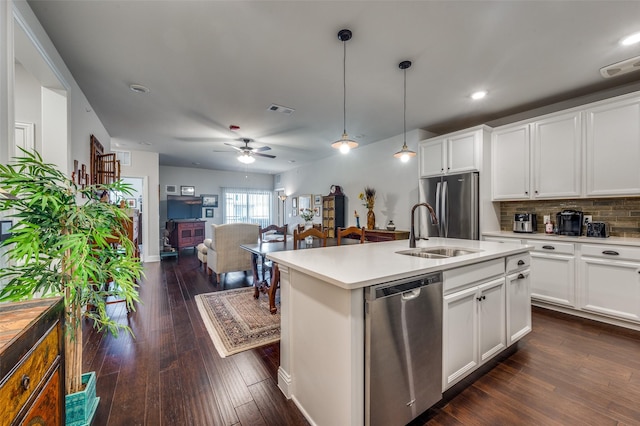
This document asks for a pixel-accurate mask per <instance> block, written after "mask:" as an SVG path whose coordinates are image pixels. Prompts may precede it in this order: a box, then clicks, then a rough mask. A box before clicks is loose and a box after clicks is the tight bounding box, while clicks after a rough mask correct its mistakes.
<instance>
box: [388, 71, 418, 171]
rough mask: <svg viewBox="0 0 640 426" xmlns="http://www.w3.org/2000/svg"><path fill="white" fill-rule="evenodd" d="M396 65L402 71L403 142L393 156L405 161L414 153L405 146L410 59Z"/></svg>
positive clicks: (414, 154) (413, 155)
mask: <svg viewBox="0 0 640 426" xmlns="http://www.w3.org/2000/svg"><path fill="white" fill-rule="evenodd" d="M398 67H399V68H400V69H401V70H403V71H404V104H403V111H404V113H403V123H404V124H403V138H404V139H403V144H402V148H401V149H400V151H398V152H396V153H395V154H393V156H394V157H395V158H399V159H400V161H402V162H403V163H406V162H407V161H409V159H410V158H411V157H415V156H416V153H415V152H414V151H411V150H410V149H409V147H408V146H407V69H408V68H409V67H411V61H402V62H400V64H399V65H398Z"/></svg>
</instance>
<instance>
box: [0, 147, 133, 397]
mask: <svg viewBox="0 0 640 426" xmlns="http://www.w3.org/2000/svg"><path fill="white" fill-rule="evenodd" d="M0 189H1V190H2V191H3V192H4V195H3V196H0V210H1V211H2V212H4V214H5V216H8V217H9V218H12V219H13V220H14V221H15V224H14V225H13V226H12V227H11V230H10V231H11V236H10V237H9V238H8V239H6V240H4V241H2V242H1V243H0V245H1V246H2V247H4V248H5V250H6V251H5V253H4V256H5V265H6V266H5V267H3V268H2V269H0V282H2V283H3V284H4V287H2V288H1V289H0V300H9V301H18V300H25V299H30V298H33V297H46V296H61V297H63V298H64V306H65V333H64V334H65V390H66V393H67V394H71V393H75V392H78V391H80V390H82V387H83V384H82V324H83V320H89V321H91V323H92V324H93V326H94V327H95V328H97V329H98V330H104V329H106V330H108V331H109V332H111V333H112V334H114V335H115V336H117V335H118V331H119V330H122V329H124V330H126V331H128V332H131V329H130V328H129V327H128V326H127V325H124V324H120V323H118V322H117V321H116V320H114V319H112V318H110V317H109V314H108V312H107V309H106V305H107V303H106V301H107V298H109V297H115V298H117V299H119V300H122V301H124V303H126V306H127V310H128V311H132V310H135V306H134V304H135V302H137V301H138V300H139V299H138V291H137V288H138V284H137V280H138V279H139V278H140V277H141V275H142V265H141V263H140V262H139V259H138V258H137V257H136V255H135V249H134V245H133V242H132V241H131V240H129V239H128V238H127V227H126V221H128V220H130V219H129V216H128V214H127V212H126V210H124V209H121V208H119V207H118V206H116V205H114V204H110V203H108V202H104V201H101V200H100V198H101V195H103V194H105V193H112V192H116V193H120V194H131V190H132V188H131V187H130V185H128V184H125V183H123V182H122V181H118V182H115V183H111V184H101V185H87V186H84V187H79V186H78V185H76V183H75V182H73V181H72V180H70V179H69V178H68V177H67V176H66V175H64V174H63V173H62V172H60V171H58V170H57V168H56V166H55V165H53V164H48V163H46V162H44V161H43V159H42V157H41V156H40V154H39V153H37V152H29V151H24V150H23V151H22V157H18V158H15V159H14V161H13V162H12V163H11V164H7V165H2V164H0ZM114 242H117V244H116V243H114Z"/></svg>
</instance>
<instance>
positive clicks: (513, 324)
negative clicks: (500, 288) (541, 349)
mask: <svg viewBox="0 0 640 426" xmlns="http://www.w3.org/2000/svg"><path fill="white" fill-rule="evenodd" d="M529 274H530V271H529V270H528V269H527V270H524V271H521V272H517V273H515V274H511V275H509V276H508V277H507V283H506V286H507V345H508V346H511V345H512V344H514V343H515V342H517V341H518V340H520V339H521V338H522V336H524V335H525V334H527V333H529V332H530V331H531V296H530V291H531V289H530V287H531V283H530V278H529Z"/></svg>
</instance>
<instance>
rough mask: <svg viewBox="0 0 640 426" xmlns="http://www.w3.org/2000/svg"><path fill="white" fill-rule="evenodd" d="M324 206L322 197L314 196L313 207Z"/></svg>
mask: <svg viewBox="0 0 640 426" xmlns="http://www.w3.org/2000/svg"><path fill="white" fill-rule="evenodd" d="M321 204H322V195H314V196H313V205H314V206H319V205H321Z"/></svg>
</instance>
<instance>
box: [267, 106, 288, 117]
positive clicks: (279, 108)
mask: <svg viewBox="0 0 640 426" xmlns="http://www.w3.org/2000/svg"><path fill="white" fill-rule="evenodd" d="M267 109H268V110H269V111H273V112H279V113H282V114H286V115H291V114H292V113H293V111H295V109H293V108H289V107H286V106H282V105H276V104H271V105H269V108H267Z"/></svg>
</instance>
